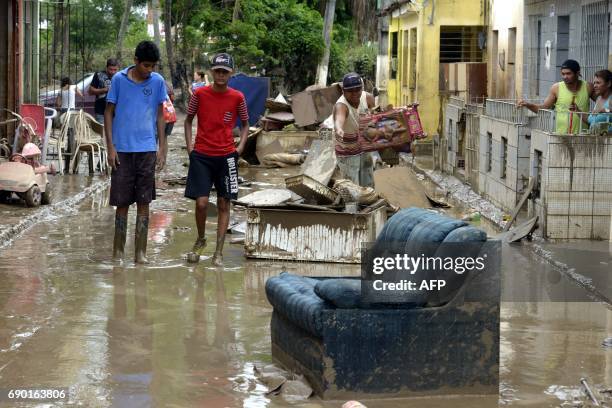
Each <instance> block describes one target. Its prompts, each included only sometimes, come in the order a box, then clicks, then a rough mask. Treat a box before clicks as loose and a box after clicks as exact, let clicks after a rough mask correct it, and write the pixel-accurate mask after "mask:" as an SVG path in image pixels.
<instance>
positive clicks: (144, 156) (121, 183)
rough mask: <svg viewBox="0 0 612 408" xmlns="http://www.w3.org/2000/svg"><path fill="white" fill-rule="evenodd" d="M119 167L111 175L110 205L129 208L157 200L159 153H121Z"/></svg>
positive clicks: (118, 153)
mask: <svg viewBox="0 0 612 408" xmlns="http://www.w3.org/2000/svg"><path fill="white" fill-rule="evenodd" d="M117 156H118V157H119V166H117V170H113V172H112V173H111V190H110V205H114V206H117V207H129V206H130V205H131V204H132V203H137V204H149V203H150V202H151V201H152V200H155V163H156V161H157V152H142V153H120V152H117Z"/></svg>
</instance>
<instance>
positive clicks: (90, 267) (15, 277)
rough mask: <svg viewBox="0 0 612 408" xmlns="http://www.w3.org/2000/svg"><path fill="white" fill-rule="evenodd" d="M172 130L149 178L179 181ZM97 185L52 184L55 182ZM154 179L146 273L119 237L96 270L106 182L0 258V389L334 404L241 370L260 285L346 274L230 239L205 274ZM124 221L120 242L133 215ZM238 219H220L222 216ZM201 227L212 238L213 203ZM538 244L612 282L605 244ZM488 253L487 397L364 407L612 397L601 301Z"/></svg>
mask: <svg viewBox="0 0 612 408" xmlns="http://www.w3.org/2000/svg"><path fill="white" fill-rule="evenodd" d="M179 128H180V126H179V127H177V130H176V131H175V134H174V135H172V136H171V151H170V160H169V161H168V162H169V168H168V169H167V170H166V171H165V173H164V174H163V175H162V176H161V177H160V178H161V179H163V178H172V177H180V176H182V175H184V174H185V172H186V168H185V167H183V162H184V161H186V153H185V151H184V150H183V149H181V146H182V144H183V142H182V132H180V129H179ZM295 172H296V169H272V170H270V169H248V171H245V170H244V169H241V176H244V177H245V178H246V179H247V180H250V181H253V184H251V186H249V187H242V188H241V190H240V194H247V193H249V192H252V191H254V189H258V188H262V187H266V186H270V185H278V184H282V180H283V179H284V177H287V176H289V175H293V174H295ZM72 179H74V180H77V181H73V180H72ZM96 180H98V179H93V180H92V179H88V178H87V177H84V176H65V177H63V178H61V179H60V178H57V179H56V181H57V186H56V187H54V188H58V189H60V188H81V187H78V186H77V187H69V186H70V185H71V183H72V185H73V186H74V183H79V184H78V185H79V186H84V185H89V184H91V183H95V182H96ZM64 183H67V184H68V186H66V185H64ZM160 186H161V187H162V188H163V189H160V190H159V191H158V193H159V197H158V199H157V200H156V201H155V202H154V204H153V205H152V211H151V222H150V231H149V239H150V241H149V249H148V255H149V260H150V264H148V265H145V266H136V265H134V264H133V263H132V262H131V258H132V254H133V243H132V240H131V239H128V245H127V250H126V262H125V263H124V264H123V265H119V264H117V263H113V262H112V261H111V252H112V235H113V220H114V210H113V208H112V207H109V206H108V191H107V190H106V189H102V190H101V191H99V192H97V193H93V194H92V195H91V196H90V197H88V198H84V199H83V201H82V202H80V203H79V204H76V203H74V204H73V205H68V204H67V205H66V208H63V209H58V210H57V211H48V212H47V213H44V214H41V215H40V219H37V220H36V223H35V224H34V225H33V226H31V227H30V228H29V229H27V230H26V231H25V232H22V233H21V234H20V235H18V236H16V237H15V239H14V240H13V241H11V242H9V243H6V245H5V246H4V248H3V249H0V310H1V312H0V388H8V387H20V388H32V387H39V386H46V387H51V386H53V387H70V388H71V397H70V402H69V403H70V404H76V405H79V406H85V407H109V406H117V407H147V406H159V407H162V406H163V407H195V406H198V407H207V408H209V407H210V408H222V407H252V408H259V407H262V408H263V407H289V406H292V407H300V408H307V407H308V408H315V407H325V408H327V407H339V406H340V405H341V402H339V401H321V400H319V399H317V398H311V399H309V400H307V401H303V402H293V403H289V402H287V401H286V400H285V399H283V397H282V396H268V395H266V391H267V389H266V387H265V386H264V385H263V384H262V383H260V382H259V381H258V380H257V378H256V376H255V374H254V367H255V366H263V365H266V364H271V363H272V359H271V353H270V330H269V323H270V317H271V313H272V310H271V307H270V305H269V304H268V302H267V300H266V297H265V292H264V283H265V280H266V279H267V278H268V277H270V276H273V275H276V274H278V273H280V272H281V271H283V270H289V271H291V272H294V273H300V274H309V275H327V276H330V275H338V276H340V275H355V276H357V275H359V273H360V271H359V266H358V265H339V264H311V263H304V262H299V263H292V262H281V261H276V262H274V261H253V260H246V259H245V258H244V256H243V248H242V245H240V244H230V243H229V240H230V239H231V238H232V235H228V243H227V244H226V249H225V257H224V261H225V265H224V267H223V268H214V267H212V266H211V265H210V260H209V259H208V256H210V255H211V254H212V251H213V250H214V246H213V245H210V246H209V248H207V251H208V252H207V256H205V257H204V259H203V260H202V261H201V262H200V263H199V264H198V265H195V266H194V265H192V264H188V263H187V262H186V261H185V253H186V252H187V251H188V250H189V249H190V247H191V245H192V244H193V241H194V239H195V232H194V231H195V225H194V220H193V203H192V202H190V201H189V200H187V199H184V198H183V197H182V193H183V191H182V187H181V186H171V185H168V186H164V185H163V184H162V185H160ZM453 211H455V214H459V212H460V211H459V210H458V209H455V210H453ZM32 213H33V211H32V210H31V209H25V208H23V207H22V206H20V205H19V204H17V203H14V204H12V205H0V214H1V219H0V224H3V225H7V224H11V223H12V222H14V221H12V220H16V219H20V218H23V217H27V216H30V215H31V214H32ZM131 216H132V217H131V220H130V226H129V232H128V234H129V235H128V236H129V237H133V224H134V218H133V217H134V210H132V212H131ZM10 217H17V218H10ZM241 218H243V214H242V212H241V211H240V210H239V209H236V210H234V212H233V219H234V220H239V219H241ZM207 226H208V237H209V242H211V243H212V242H214V234H215V228H216V215H215V213H214V208H212V209H211V211H210V217H209V219H208V224H207ZM552 249H553V250H554V251H556V252H557V253H559V254H560V255H559V257H560V260H561V261H563V259H561V258H562V256H565V257H567V258H568V259H565V261H568V262H571V261H575V260H576V258H575V257H579V258H580V259H581V262H583V263H584V264H585V265H587V266H589V265H590V267H592V266H593V265H594V264H595V263H596V264H597V265H599V267H600V269H601V270H599V272H597V277H598V279H600V283H601V284H607V285H609V286H599V287H600V288H604V289H606V288H610V287H611V286H612V284H611V283H610V282H611V281H612V277H608V276H609V272H610V267H609V264H607V265H606V264H605V263H606V262H610V251H609V247H608V246H607V245H600V244H599V243H597V244H595V245H591V246H589V247H586V248H585V247H581V248H576V247H573V246H572V247H571V248H567V247H566V248H563V247H560V246H554V247H553V248H552ZM574 250H575V251H578V252H577V253H575V252H572V251H574ZM503 255H504V258H503V268H502V269H503V274H504V286H503V291H504V295H503V298H504V302H503V303H502V315H501V319H502V322H501V356H500V360H501V368H500V377H501V385H500V394H499V396H494V397H491V398H476V397H449V398H422V399H413V400H406V399H390V400H371V401H364V402H365V404H366V405H367V406H368V407H370V408H405V407H459V408H461V407H465V408H467V407H470V408H481V407H482V408H484V407H492V406H509V407H574V406H576V407H578V406H589V405H588V401H587V399H586V398H585V397H584V393H583V392H582V391H581V388H580V378H582V377H584V378H586V379H587V380H588V382H589V384H590V386H591V387H592V388H593V389H594V390H595V391H596V392H598V390H605V389H609V388H612V349H610V348H605V347H603V346H602V342H603V341H604V339H605V338H607V337H609V336H612V310H611V309H610V306H609V305H608V304H606V303H605V302H597V301H592V300H591V298H589V297H588V296H586V293H587V290H586V289H585V288H584V287H581V286H579V285H577V284H576V283H575V282H574V281H573V280H572V279H570V278H568V276H567V275H566V274H563V273H559V272H558V271H556V270H555V269H554V268H553V267H552V265H551V264H550V263H549V262H544V261H543V260H542V258H541V257H539V256H537V255H534V254H533V252H532V251H531V250H527V248H526V247H525V245H518V246H514V247H506V248H505V249H504V254H503ZM553 256H554V254H553ZM563 299H566V301H563ZM550 300H555V301H550ZM567 300H570V301H567ZM382 369H383V370H384V367H383V368H382ZM598 395H599V396H600V397H605V395H606V394H603V395H602V394H598ZM2 404H4V405H3V406H15V404H14V403H8V402H0V405H2ZM64 404H66V405H68V403H64ZM608 404H610V402H608ZM56 405H61V404H60V403H58V404H56ZM24 406H26V404H24Z"/></svg>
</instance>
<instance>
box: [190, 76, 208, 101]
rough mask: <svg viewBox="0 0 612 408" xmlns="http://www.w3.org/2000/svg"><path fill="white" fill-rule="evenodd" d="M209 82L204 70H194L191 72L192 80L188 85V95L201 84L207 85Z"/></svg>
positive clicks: (201, 85) (191, 94)
mask: <svg viewBox="0 0 612 408" xmlns="http://www.w3.org/2000/svg"><path fill="white" fill-rule="evenodd" d="M209 84H210V81H209V80H208V75H206V72H205V71H201V70H199V71H195V72H194V73H193V82H192V83H191V86H190V87H189V96H190V97H191V96H193V93H194V92H195V91H196V89H198V88H201V87H203V86H207V85H209Z"/></svg>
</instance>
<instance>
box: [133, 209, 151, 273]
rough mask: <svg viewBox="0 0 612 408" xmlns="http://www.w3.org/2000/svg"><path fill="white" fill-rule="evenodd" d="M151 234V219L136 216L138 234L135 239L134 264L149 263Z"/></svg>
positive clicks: (144, 216)
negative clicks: (149, 234) (148, 245)
mask: <svg viewBox="0 0 612 408" xmlns="http://www.w3.org/2000/svg"><path fill="white" fill-rule="evenodd" d="M148 232H149V217H148V216H146V215H136V234H135V238H134V244H135V245H134V247H135V248H136V250H135V256H134V262H136V263H148V261H147V239H148V237H147V234H148Z"/></svg>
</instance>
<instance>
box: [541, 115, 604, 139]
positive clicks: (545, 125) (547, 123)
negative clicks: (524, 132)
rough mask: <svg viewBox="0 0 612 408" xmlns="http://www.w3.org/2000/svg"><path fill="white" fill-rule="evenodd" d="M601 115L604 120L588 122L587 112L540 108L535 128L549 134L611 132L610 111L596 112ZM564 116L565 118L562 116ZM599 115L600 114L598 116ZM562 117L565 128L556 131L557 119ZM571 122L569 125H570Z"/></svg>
mask: <svg viewBox="0 0 612 408" xmlns="http://www.w3.org/2000/svg"><path fill="white" fill-rule="evenodd" d="M595 115H603V116H605V117H606V120H605V121H599V122H595V123H594V124H592V125H591V124H589V123H588V117H589V112H560V113H559V112H555V111H554V110H551V109H540V110H539V111H538V113H537V119H536V122H535V126H534V127H535V128H536V129H538V130H541V131H543V132H546V133H550V134H557V135H600V134H603V133H608V134H612V113H597V114H595ZM563 116H565V118H563ZM600 117H601V116H600ZM558 118H562V120H564V119H565V120H564V123H566V124H567V129H565V130H564V131H563V132H557V119H558ZM570 124H571V126H570Z"/></svg>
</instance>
